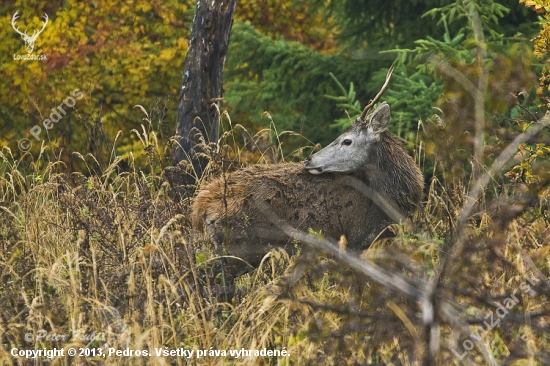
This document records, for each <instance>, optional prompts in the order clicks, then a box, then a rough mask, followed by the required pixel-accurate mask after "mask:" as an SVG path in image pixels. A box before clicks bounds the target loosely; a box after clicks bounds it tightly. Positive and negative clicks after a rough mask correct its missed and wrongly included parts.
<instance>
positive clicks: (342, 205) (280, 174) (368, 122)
mask: <svg viewBox="0 0 550 366" xmlns="http://www.w3.org/2000/svg"><path fill="white" fill-rule="evenodd" d="M391 71H392V69H390V71H389V72H388V77H387V78H386V83H385V85H384V86H383V88H382V89H381V91H380V92H379V93H378V95H377V96H376V97H375V98H374V99H373V100H372V101H371V102H370V103H369V105H367V107H365V109H364V110H363V113H362V114H361V116H360V117H358V118H357V119H356V120H355V122H354V123H353V124H352V126H351V127H350V128H349V130H348V131H346V132H345V133H343V134H342V135H341V136H339V137H338V138H337V139H336V140H334V141H333V142H332V143H331V144H330V145H328V146H326V147H325V148H323V149H321V150H320V151H318V152H316V153H314V154H313V155H311V156H309V157H308V158H307V159H305V161H304V162H303V163H279V164H265V165H253V166H250V167H247V168H242V169H240V170H236V171H234V172H231V173H229V174H226V175H222V176H221V177H219V178H217V179H214V180H213V181H211V182H210V183H208V184H207V185H206V186H205V187H203V188H202V189H200V190H199V191H198V193H197V194H196V196H195V198H194V200H193V202H192V205H191V221H192V225H193V227H194V228H196V229H198V230H204V229H205V228H206V231H207V232H208V234H209V236H210V238H211V239H212V241H213V242H214V245H215V247H216V248H217V250H220V249H222V248H223V249H224V250H225V252H224V254H227V255H229V256H232V257H238V258H241V259H242V260H243V261H245V263H248V264H249V265H250V267H248V266H244V267H247V268H248V269H250V268H254V267H257V266H258V264H259V263H260V261H261V260H262V258H263V257H264V256H265V255H266V254H267V253H268V252H269V251H270V250H272V249H273V248H276V247H279V248H283V249H285V250H287V251H289V250H292V249H293V248H294V246H295V244H296V243H294V242H293V238H292V237H289V236H288V235H287V234H285V232H284V230H282V229H281V225H278V224H277V222H278V221H277V220H282V221H283V222H284V223H286V224H288V225H290V226H291V227H292V228H295V229H299V230H303V231H308V230H313V231H315V232H317V233H320V234H322V235H323V236H324V237H327V238H332V239H333V241H335V240H339V239H340V240H341V241H342V240H343V241H344V242H347V248H350V249H353V250H362V249H366V248H368V247H369V246H370V245H371V244H372V242H373V241H374V240H375V239H376V238H378V237H379V236H380V234H381V233H382V232H383V231H384V230H385V229H386V228H387V226H389V225H390V224H393V223H399V222H401V221H403V220H404V219H405V218H406V217H408V216H410V215H411V214H412V213H413V212H414V211H415V210H416V209H417V208H418V207H419V205H420V201H421V200H422V196H423V188H424V179H423V176H422V173H421V171H420V169H419V167H418V166H417V164H416V163H415V161H414V160H413V158H412V157H411V156H409V154H408V153H407V151H406V149H405V148H404V146H403V144H402V142H401V141H400V140H399V138H397V137H396V136H394V135H392V134H391V133H390V132H389V131H388V127H389V125H390V106H389V105H388V104H387V103H386V102H383V103H381V104H380V105H379V106H378V107H377V108H376V109H375V110H374V112H373V113H372V114H370V117H367V113H368V111H369V110H370V109H371V108H372V106H373V105H374V104H375V103H376V101H377V99H378V98H380V96H381V95H382V93H383V91H384V90H385V88H386V87H387V84H388V81H389V78H390V76H391ZM274 217H275V218H276V219H273V218H274ZM232 263H233V264H231V265H230V267H232V268H233V269H231V271H235V270H237V271H239V270H242V271H243V272H245V271H246V269H244V268H238V267H243V265H242V263H241V264H237V263H236V262H235V261H232Z"/></svg>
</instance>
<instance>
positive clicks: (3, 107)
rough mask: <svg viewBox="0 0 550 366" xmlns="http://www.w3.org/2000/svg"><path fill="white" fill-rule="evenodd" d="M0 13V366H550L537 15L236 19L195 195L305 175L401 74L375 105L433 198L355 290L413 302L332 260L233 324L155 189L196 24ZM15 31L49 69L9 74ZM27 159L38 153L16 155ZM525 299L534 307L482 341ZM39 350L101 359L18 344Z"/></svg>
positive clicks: (543, 37)
mask: <svg viewBox="0 0 550 366" xmlns="http://www.w3.org/2000/svg"><path fill="white" fill-rule="evenodd" d="M0 4H2V7H1V8H0V9H1V10H0V15H1V16H0V36H1V39H2V42H1V43H0V54H2V55H3V56H2V59H0V63H1V67H0V70H1V71H0V73H1V76H2V77H1V78H0V84H1V85H0V128H2V130H3V131H5V133H4V134H2V136H0V143H1V144H2V150H1V153H0V159H1V163H0V173H1V174H2V175H1V180H0V277H1V278H0V279H1V281H0V283H2V285H0V343H1V344H2V348H0V359H1V360H2V363H5V364H22V363H24V362H23V361H21V360H16V359H14V358H12V357H11V355H10V353H9V352H10V349H11V348H13V347H17V348H25V349H26V348H32V347H35V348H36V349H39V348H43V347H45V348H52V347H54V346H56V347H69V346H84V345H88V346H91V347H116V348H119V349H125V348H126V347H129V345H131V348H133V349H149V350H152V349H154V348H155V347H164V346H166V347H169V348H174V349H175V348H179V347H182V348H186V349H195V350H198V349H208V350H209V349H210V348H213V349H241V348H245V349H261V348H264V347H265V348H268V349H279V350H281V349H283V348H284V349H286V350H287V351H288V352H289V353H290V355H291V356H290V357H288V358H284V359H282V358H279V359H277V358H270V357H262V358H243V359H231V358H229V357H226V358H223V361H220V358H216V357H205V358H203V359H198V360H193V362H191V363H192V364H205V365H209V364H220V362H225V363H227V364H304V365H308V364H334V365H342V364H349V365H357V364H359V365H363V364H388V365H389V364H403V365H409V364H410V365H415V364H426V363H428V362H432V363H435V364H441V365H448V364H460V363H465V364H499V363H502V364H516V365H520V364H529V365H543V364H548V363H550V360H549V359H548V354H549V352H550V349H549V344H548V341H547V339H548V334H549V328H548V322H547V319H548V315H549V310H550V309H549V304H548V296H549V294H550V292H549V291H550V290H549V287H548V284H547V281H548V280H547V279H548V276H549V274H550V273H549V272H550V267H549V259H550V255H549V253H548V248H549V246H548V237H549V235H550V229H549V219H548V209H549V190H548V179H549V178H550V177H549V176H548V171H549V169H548V154H549V153H550V149H549V146H550V140H549V136H548V135H549V133H548V128H546V129H542V130H541V132H540V133H538V134H535V133H533V132H532V131H533V128H537V126H539V127H540V126H541V125H540V123H541V121H542V122H544V123H546V122H547V119H545V118H544V116H545V113H546V111H547V109H548V107H549V105H550V104H549V103H550V99H549V87H548V85H549V83H548V77H549V75H550V71H549V68H548V62H547V60H546V58H547V52H548V50H547V45H548V43H549V41H550V37H549V33H548V32H549V31H548V24H549V23H548V21H549V20H550V9H548V7H547V5H546V4H545V2H543V1H539V0H536V1H531V0H521V1H519V2H517V1H513V0H505V1H500V2H497V1H492V0H478V1H444V0H440V1H436V0H429V1H422V2H420V1H397V2H394V3H392V6H391V7H390V6H387V2H380V1H376V0H371V1H361V0H345V1H331V0H323V1H320V0H301V1H287V0H268V1H264V2H255V1H251V0H248V1H241V2H239V4H238V6H237V12H236V19H235V24H234V28H233V34H232V39H231V44H230V53H229V55H228V60H227V64H226V74H225V86H224V88H225V91H226V92H225V104H224V107H225V108H226V109H225V111H226V113H223V115H222V118H221V121H220V123H222V125H223V126H224V129H225V132H224V133H223V135H222V136H220V140H219V147H220V148H219V150H216V151H212V153H211V154H210V157H209V158H210V160H211V165H210V170H209V171H208V172H207V174H206V175H205V176H204V177H202V178H201V180H200V181H199V182H198V184H199V185H201V184H203V183H205V182H206V181H208V180H209V179H210V176H211V175H215V174H216V173H217V172H219V171H220V170H222V169H227V166H228V164H227V163H228V162H230V163H232V164H234V166H241V165H246V164H251V163H258V162H259V163H276V162H280V161H285V160H287V161H288V160H293V159H302V158H303V157H304V155H305V154H307V153H308V152H309V151H311V148H313V147H312V145H314V144H317V143H321V144H322V145H325V144H326V143H328V142H330V141H331V140H332V139H333V138H334V137H335V136H337V135H338V134H339V133H340V132H341V131H342V129H344V128H346V125H347V124H348V123H349V121H350V119H353V118H354V116H355V115H356V114H358V113H360V110H361V107H362V105H364V104H366V103H367V102H368V99H369V98H371V97H372V96H373V95H374V94H375V93H376V92H377V91H378V89H379V88H380V86H381V84H382V81H383V78H384V76H385V74H386V71H387V68H388V67H389V66H390V65H391V64H394V65H395V67H396V72H395V75H394V78H393V79H392V83H391V84H390V88H389V89H388V91H387V92H386V94H385V96H384V98H383V99H385V100H386V101H388V103H389V104H390V105H391V108H392V119H393V123H392V129H393V130H392V132H394V133H396V134H398V135H399V136H400V137H402V138H403V139H404V141H405V142H406V144H407V147H408V148H409V150H410V152H411V155H413V156H415V159H416V161H417V162H418V163H419V164H420V166H421V168H422V169H423V171H424V172H425V175H426V182H427V190H426V197H425V202H424V205H423V209H422V210H421V212H419V213H418V214H417V215H416V216H415V217H414V218H412V219H411V220H410V222H408V223H407V224H406V225H404V226H395V227H393V231H395V232H396V234H397V237H396V238H393V239H388V240H386V241H384V242H379V243H377V244H375V245H374V246H373V247H371V248H369V250H368V251H367V252H366V253H364V254H363V258H364V260H365V265H364V266H373V265H376V266H378V267H376V268H377V269H378V270H381V269H382V268H383V271H384V273H385V274H386V275H391V276H393V277H392V278H394V279H395V278H398V279H402V280H404V281H405V282H406V283H408V284H409V285H410V286H411V288H414V291H412V294H413V295H411V294H410V293H407V292H406V291H404V290H403V288H399V287H396V286H393V285H391V282H392V281H389V282H388V283H381V282H377V281H374V280H373V279H372V277H369V276H366V275H365V273H364V271H361V270H357V269H355V270H351V269H349V267H347V266H346V262H345V261H344V263H343V264H342V259H340V260H339V259H338V258H331V257H328V256H318V257H316V258H309V257H308V258H302V259H296V258H288V257H287V256H286V255H285V253H279V252H276V253H272V255H271V256H270V257H269V259H268V260H266V262H265V263H264V265H263V266H262V267H261V268H260V269H258V270H256V271H255V272H253V273H251V274H248V275H245V276H242V277H241V278H240V279H239V281H238V283H237V289H236V295H235V298H234V299H233V300H232V301H225V300H227V297H225V294H224V292H223V281H222V279H221V278H219V276H217V275H216V272H215V267H212V264H213V263H215V260H214V259H213V254H212V252H211V245H210V242H209V240H208V238H207V237H206V236H205V235H204V233H197V232H193V231H192V230H191V228H190V224H189V220H188V215H187V213H188V205H189V202H188V200H186V199H181V197H179V196H178V195H177V194H176V193H175V192H174V191H173V190H172V188H171V187H170V186H169V185H168V184H167V183H165V182H164V177H163V176H162V174H161V171H162V168H163V167H164V166H165V165H166V164H167V161H166V160H165V157H166V156H168V155H167V153H166V151H167V150H169V149H170V146H169V141H168V140H169V137H170V135H171V133H172V131H174V129H175V128H174V121H175V106H176V105H177V95H178V90H179V87H180V82H181V77H182V75H181V73H182V66H183V61H184V57H185V50H186V48H187V37H188V35H189V29H190V22H191V21H192V17H193V7H194V5H195V4H194V2H191V1H183V2H181V1H180V2H178V1H164V2H162V1H148V2H147V3H145V2H139V1H134V2H125V3H122V4H121V3H120V2H114V1H106V0H104V1H85V2H76V1H64V2H56V1H53V2H46V1H42V2H41V1H38V2H34V3H32V4H29V3H28V2H25V1H15V2H6V1H0ZM17 10H19V12H20V13H21V17H20V19H19V20H18V25H21V27H22V29H26V28H28V29H30V30H31V33H32V29H35V28H39V27H40V25H41V21H42V20H41V19H40V17H41V16H42V15H43V13H44V12H45V13H47V14H48V15H49V17H50V21H49V24H48V26H47V27H46V28H45V30H44V32H43V33H42V34H41V35H40V36H39V37H38V39H37V43H36V46H35V53H39V54H41V53H44V54H46V55H47V58H48V59H47V61H25V62H24V61H17V60H14V59H13V54H24V53H26V51H25V49H24V44H23V42H22V40H21V37H20V36H19V35H18V34H16V33H15V32H14V31H13V29H12V27H11V24H10V22H11V19H12V15H13V14H14V13H15V11H17ZM76 88H78V89H80V90H82V91H83V92H84V94H85V98H84V99H82V100H79V101H77V102H76V105H75V107H74V110H72V111H70V112H69V113H68V114H67V115H66V116H64V117H63V118H62V120H61V121H60V122H58V123H57V124H56V125H55V127H54V128H52V129H51V130H49V131H48V133H47V134H46V131H43V133H42V135H41V136H42V137H43V140H44V141H43V143H42V142H40V143H38V142H37V141H35V140H34V139H33V138H32V137H30V135H29V130H30V129H31V128H32V126H34V125H36V124H39V123H41V122H42V121H43V120H44V119H45V118H47V116H48V115H49V114H50V113H51V108H53V107H55V106H58V105H59V104H60V103H61V102H62V101H63V100H64V99H65V98H66V97H67V96H68V95H70V92H71V91H72V90H74V89H76ZM136 105H139V106H138V107H136ZM266 112H267V113H266ZM285 131H292V133H289V132H285ZM518 136H520V137H519V139H521V138H522V137H521V136H523V137H525V138H523V139H522V140H519V139H518ZM23 137H26V138H29V139H31V141H32V142H33V147H32V148H31V150H30V152H28V153H23V152H21V151H20V150H19V149H18V148H17V142H18V140H19V139H21V138H23ZM307 146H309V147H310V148H305V147H307ZM509 146H515V147H516V148H514V149H511V150H510V151H511V152H510V151H509V150H507V147H509ZM348 264H349V263H348ZM365 268H366V267H365ZM527 276H528V277H529V278H536V279H537V281H536V286H531V287H532V291H530V292H529V293H528V294H527V295H525V296H523V297H521V301H520V302H518V304H516V305H515V306H514V307H513V309H511V310H510V311H509V313H508V314H507V315H506V316H505V317H503V318H502V319H501V322H500V324H499V325H498V326H497V327H495V328H491V329H489V330H488V331H486V332H483V329H487V326H485V325H484V321H485V320H486V319H487V318H486V315H487V314H488V313H489V312H490V311H493V312H495V310H496V307H497V303H502V302H503V301H504V299H506V298H509V297H510V296H511V295H513V294H518V296H520V294H521V290H520V289H521V284H522V283H524V282H525V279H526V277H527ZM290 279H292V280H290ZM430 306H431V309H433V311H432V312H431V313H430V312H426V309H428V308H430ZM426 314H428V315H430V314H431V317H432V318H431V320H429V319H428V320H427V318H429V317H426ZM41 329H45V330H47V331H49V332H55V333H58V334H71V331H74V330H84V331H85V332H86V333H87V334H92V333H93V332H96V335H97V337H95V336H94V337H91V338H93V339H80V338H78V337H74V336H73V337H72V338H71V340H70V341H68V342H67V341H66V342H54V341H45V340H41V341H39V340H36V339H33V340H31V342H29V341H28V340H26V338H25V335H26V334H29V333H31V334H34V335H36V334H37V331H38V330H41ZM480 331H481V332H482V333H483V337H482V341H479V342H475V347H474V348H473V349H472V350H470V351H468V352H466V353H467V355H466V356H465V357H464V358H462V359H460V358H459V357H457V356H456V354H455V353H454V352H453V350H455V351H456V352H458V354H462V352H463V351H464V340H466V339H472V338H471V336H470V335H471V334H474V335H475V334H479V332H480ZM99 334H102V335H101V336H100V335H99ZM430 350H432V351H430ZM433 350H436V351H437V352H435V351H433ZM433 352H435V354H433ZM195 361H196V362H195ZM37 362H38V363H40V362H46V361H45V360H39V361H37ZM71 362H73V361H72V360H71V359H69V358H59V359H56V360H54V361H53V363H55V364H70V363H71ZM79 362H81V363H94V364H95V363H103V362H105V363H107V364H120V363H124V362H126V363H136V362H140V363H141V362H146V361H144V360H143V359H140V358H127V359H126V358H124V359H123V358H116V357H111V358H107V359H105V360H104V359H101V358H97V357H93V356H90V357H87V358H82V359H79ZM150 362H151V363H152V364H162V363H164V364H185V363H186V362H187V361H186V360H185V359H183V358H181V357H172V358H151V361H150Z"/></svg>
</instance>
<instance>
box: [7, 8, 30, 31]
mask: <svg viewBox="0 0 550 366" xmlns="http://www.w3.org/2000/svg"><path fill="white" fill-rule="evenodd" d="M18 13H19V10H18V11H16V12H15V14H13V17H12V18H11V26H12V27H13V29H14V30H15V31H16V32H17V33H19V34H20V35H22V36H24V37H25V36H27V31H25V33H21V31H19V27H17V28H15V22H16V21H17V18H19V15H17V14H18Z"/></svg>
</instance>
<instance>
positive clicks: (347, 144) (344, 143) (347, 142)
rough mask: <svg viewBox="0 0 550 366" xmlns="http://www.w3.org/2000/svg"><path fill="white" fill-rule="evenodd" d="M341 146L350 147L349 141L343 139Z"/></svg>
mask: <svg viewBox="0 0 550 366" xmlns="http://www.w3.org/2000/svg"><path fill="white" fill-rule="evenodd" d="M342 145H346V146H349V145H351V140H350V139H345V140H344V141H342Z"/></svg>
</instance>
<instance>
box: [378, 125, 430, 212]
mask: <svg viewBox="0 0 550 366" xmlns="http://www.w3.org/2000/svg"><path fill="white" fill-rule="evenodd" d="M379 144H380V146H379V147H378V148H377V149H375V150H376V151H377V157H376V163H377V164H376V165H377V166H376V172H374V174H373V173H370V174H368V180H369V183H370V185H371V186H372V188H373V189H375V190H376V191H377V192H380V193H382V194H383V195H385V196H386V197H387V198H388V199H390V200H391V201H393V202H395V203H396V206H397V207H396V208H398V209H399V210H400V211H401V212H402V213H403V214H404V215H408V214H410V213H412V212H413V211H414V210H415V209H416V208H417V207H418V205H419V204H420V200H421V199H422V191H423V188H424V179H423V177H422V173H421V172H420V169H419V168H418V166H417V165H416V163H415V162H414V160H413V159H412V158H411V157H410V156H409V154H408V153H407V151H406V150H405V148H404V147H403V145H402V143H401V141H399V139H398V138H396V137H394V136H393V135H391V134H390V133H389V132H387V131H385V132H383V133H382V134H381V135H380V142H379ZM407 192H408V194H407Z"/></svg>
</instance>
